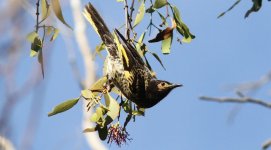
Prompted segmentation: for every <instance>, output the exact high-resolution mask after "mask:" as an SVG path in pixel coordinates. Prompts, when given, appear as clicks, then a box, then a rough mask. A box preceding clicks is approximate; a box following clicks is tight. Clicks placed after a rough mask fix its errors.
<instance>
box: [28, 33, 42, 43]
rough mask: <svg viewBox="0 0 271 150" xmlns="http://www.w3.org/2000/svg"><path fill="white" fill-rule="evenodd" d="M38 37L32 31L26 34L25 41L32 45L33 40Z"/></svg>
mask: <svg viewBox="0 0 271 150" xmlns="http://www.w3.org/2000/svg"><path fill="white" fill-rule="evenodd" d="M38 36H39V35H38V34H37V32H36V31H33V32H30V33H28V34H27V36H26V39H27V40H28V41H29V42H31V43H33V42H34V40H35V38H37V37H38Z"/></svg>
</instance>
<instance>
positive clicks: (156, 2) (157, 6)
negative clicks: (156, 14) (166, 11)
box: [153, 0, 168, 9]
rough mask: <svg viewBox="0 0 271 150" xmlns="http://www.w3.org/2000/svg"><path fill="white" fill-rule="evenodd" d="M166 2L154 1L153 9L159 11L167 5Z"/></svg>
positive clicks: (163, 0)
mask: <svg viewBox="0 0 271 150" xmlns="http://www.w3.org/2000/svg"><path fill="white" fill-rule="evenodd" d="M167 4H168V3H167V0H155V2H154V5H153V8H156V9H159V8H161V7H164V6H165V5H167Z"/></svg>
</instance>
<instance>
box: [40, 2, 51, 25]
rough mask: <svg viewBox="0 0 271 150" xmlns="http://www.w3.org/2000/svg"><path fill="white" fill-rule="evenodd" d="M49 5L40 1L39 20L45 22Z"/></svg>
mask: <svg viewBox="0 0 271 150" xmlns="http://www.w3.org/2000/svg"><path fill="white" fill-rule="evenodd" d="M49 12H50V11H49V4H48V2H47V0H41V18H42V20H45V19H46V18H47V17H48V16H49Z"/></svg>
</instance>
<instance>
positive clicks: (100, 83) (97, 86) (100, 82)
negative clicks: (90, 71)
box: [90, 76, 107, 90]
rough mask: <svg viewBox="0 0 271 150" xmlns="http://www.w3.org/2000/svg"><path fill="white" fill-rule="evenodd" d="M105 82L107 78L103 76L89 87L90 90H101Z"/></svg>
mask: <svg viewBox="0 0 271 150" xmlns="http://www.w3.org/2000/svg"><path fill="white" fill-rule="evenodd" d="M106 82H107V77H106V76H103V77H101V78H100V79H99V80H98V81H96V82H95V83H94V84H93V85H92V86H91V88H90V90H102V89H103V87H104V84H105V83H106Z"/></svg>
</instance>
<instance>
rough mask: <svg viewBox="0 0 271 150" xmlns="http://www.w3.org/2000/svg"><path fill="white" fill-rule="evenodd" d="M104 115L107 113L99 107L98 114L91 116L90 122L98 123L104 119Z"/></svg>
mask: <svg viewBox="0 0 271 150" xmlns="http://www.w3.org/2000/svg"><path fill="white" fill-rule="evenodd" d="M104 113H105V111H104V109H103V108H101V107H98V108H97V109H96V112H95V113H93V115H92V116H91V118H90V120H91V121H92V122H98V121H99V120H100V119H101V118H102V117H103V115H104Z"/></svg>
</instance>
